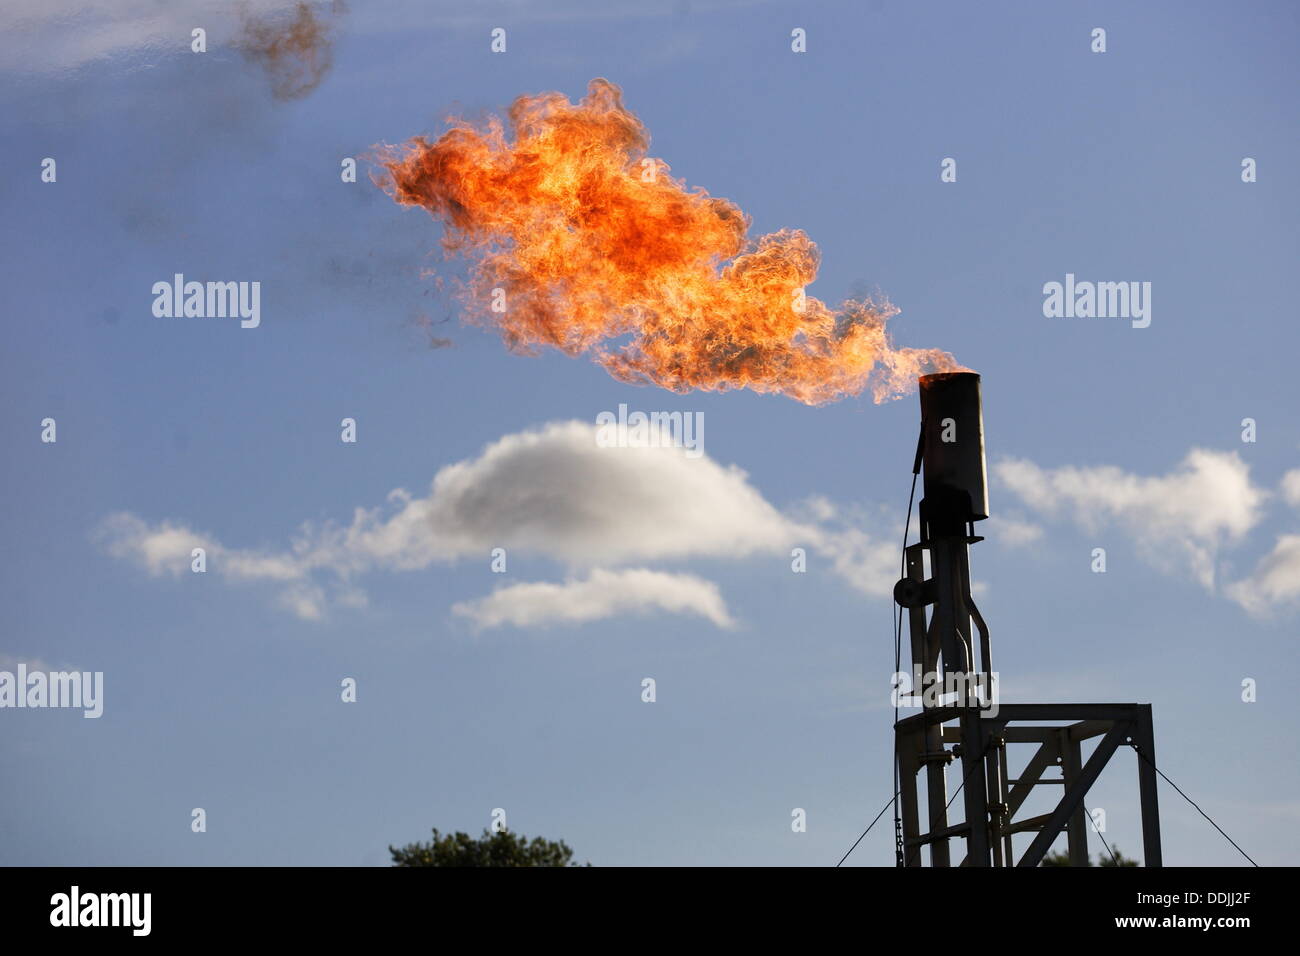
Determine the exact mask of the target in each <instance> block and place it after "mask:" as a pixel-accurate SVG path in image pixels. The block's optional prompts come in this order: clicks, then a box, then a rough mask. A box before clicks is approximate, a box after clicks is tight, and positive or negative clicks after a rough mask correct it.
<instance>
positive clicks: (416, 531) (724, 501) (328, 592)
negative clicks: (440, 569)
mask: <svg viewBox="0 0 1300 956" xmlns="http://www.w3.org/2000/svg"><path fill="white" fill-rule="evenodd" d="M867 523H869V522H868V521H867V518H866V517H865V516H864V515H862V514H861V513H859V512H857V511H855V510H852V509H850V510H848V511H846V510H845V509H842V508H840V507H837V506H836V505H834V504H832V503H831V502H829V501H826V500H825V499H821V498H813V499H810V500H809V501H807V502H804V503H803V505H802V506H801V508H799V509H797V514H796V513H794V512H792V513H790V514H786V513H782V512H781V511H779V510H778V509H777V508H775V507H774V506H773V505H771V504H770V503H769V502H768V501H767V500H766V499H765V498H764V497H763V495H762V494H761V493H760V492H759V491H758V490H757V489H756V488H754V486H753V485H751V484H750V482H749V479H748V476H747V475H746V474H745V473H744V472H743V471H741V470H740V469H739V468H736V467H735V466H724V465H721V464H719V463H717V462H715V461H713V460H712V459H710V458H708V457H707V456H703V457H698V458H690V457H687V453H686V451H685V450H684V449H682V448H679V447H674V446H672V445H671V443H669V442H661V443H659V444H658V445H657V446H656V445H652V446H651V447H634V448H627V447H608V446H605V447H602V446H601V445H598V444H597V442H596V426H595V425H594V424H593V423H587V422H576V421H570V422H557V423H552V424H550V425H546V426H544V427H542V428H538V429H536V430H532V431H527V432H521V433H518V434H513V435H507V436H505V437H503V438H501V439H499V440H497V441H495V442H493V443H492V444H490V445H488V446H487V447H486V448H485V449H484V450H483V452H482V453H481V454H479V455H478V456H477V457H474V458H470V459H467V460H465V461H461V462H457V463H455V464H452V465H448V466H446V467H445V468H442V469H441V470H440V471H439V472H438V473H437V475H436V476H435V477H434V479H433V482H432V484H431V486H430V489H429V493H428V494H427V495H426V496H424V497H416V496H414V495H412V494H411V493H410V492H408V491H406V490H404V489H400V488H399V489H397V490H395V491H393V492H392V493H391V494H390V495H389V496H388V504H387V505H386V506H384V507H380V508H372V509H367V508H357V509H356V510H355V511H354V513H353V515H352V518H351V520H350V521H349V522H348V523H346V524H336V523H332V522H331V523H325V524H319V525H318V524H310V523H309V524H305V525H303V526H302V527H301V529H300V530H299V532H298V534H297V535H295V536H294V538H293V540H292V541H291V542H290V545H289V547H287V548H285V549H283V550H280V551H266V550H252V549H240V548H232V547H228V546H226V545H224V544H223V543H221V542H220V541H218V540H217V539H216V538H215V537H214V536H212V535H209V534H206V533H203V532H199V531H196V530H194V529H192V528H191V527H189V526H188V525H186V524H184V523H181V522H175V521H162V522H159V523H156V524H150V523H149V522H147V521H145V520H144V519H142V518H140V517H138V516H136V515H132V514H116V515H111V516H110V517H109V518H107V519H106V520H105V521H104V522H103V523H102V525H101V526H100V528H99V529H98V533H97V537H98V539H99V540H100V542H101V544H102V545H103V547H104V548H105V550H106V551H107V552H108V553H109V554H111V555H113V556H115V557H118V558H121V559H125V560H130V561H132V562H134V563H136V564H137V565H139V566H141V567H142V568H144V569H145V570H146V571H147V572H148V573H150V574H152V575H164V574H171V575H180V574H182V573H187V572H188V571H189V569H190V562H191V557H190V555H191V551H192V549H193V548H195V547H202V548H205V549H206V551H207V568H208V571H209V572H210V573H216V574H218V575H220V576H222V577H225V578H227V579H229V580H231V581H236V582H266V583H272V584H279V585H281V586H283V587H284V591H283V592H282V594H281V596H280V604H281V605H282V606H284V607H286V608H288V609H289V610H291V611H292V612H293V613H295V614H297V615H298V616H299V617H301V618H303V619H305V620H319V619H320V618H322V617H324V616H325V615H326V613H327V609H328V608H329V607H330V606H332V605H345V606H350V607H358V606H364V604H365V600H366V599H365V594H364V592H362V591H361V590H360V589H358V588H357V587H356V585H355V584H354V583H353V579H354V578H356V577H357V576H359V575H362V574H365V573H369V572H373V571H384V570H386V571H415V570H420V569H423V568H427V567H429V566H430V565H432V564H434V563H437V562H455V561H458V560H461V559H465V558H473V559H486V557H487V556H488V555H489V554H490V553H491V551H492V549H493V548H498V547H500V548H505V549H507V552H509V553H511V554H514V553H516V552H519V553H525V554H528V553H531V554H535V555H540V556H542V557H546V558H550V559H552V560H555V561H558V562H560V563H561V564H563V565H564V566H566V567H567V568H569V569H570V570H571V571H575V572H578V571H589V570H591V569H593V568H601V569H609V568H611V567H617V566H620V565H626V564H629V563H637V564H643V563H645V562H659V561H671V560H687V559H699V558H705V559H728V560H736V559H742V558H748V557H753V556H769V557H771V556H778V557H780V558H782V560H787V559H788V557H789V555H790V550H791V549H792V548H794V547H804V548H806V549H808V550H810V551H813V552H815V553H816V554H817V555H819V556H820V558H821V559H822V560H823V561H825V562H826V564H827V565H829V567H830V568H831V569H832V570H833V571H834V572H835V573H837V574H839V575H840V576H841V577H843V578H844V579H845V580H846V581H848V582H849V583H850V584H851V585H852V586H853V587H855V588H857V589H858V590H860V591H862V592H863V593H866V594H869V595H873V596H878V597H886V596H888V595H889V593H890V590H891V588H892V587H893V584H894V581H895V579H896V577H897V575H898V548H899V543H898V541H897V537H898V535H895V534H893V533H892V532H891V533H890V535H889V536H888V538H887V539H886V538H880V537H876V536H874V535H872V534H868V533H867V532H866V531H864V530H862V527H863V525H864V524H867ZM899 532H900V534H901V528H900V529H899ZM824 566H825V565H824ZM625 584H626V582H625ZM566 587H568V588H570V589H572V587H573V584H572V582H570V584H569V585H566ZM679 590H680V589H679ZM524 593H525V592H518V594H515V595H512V596H511V599H512V600H517V599H519V598H520V596H521V595H523V594H524ZM572 593H578V592H572ZM701 601H702V598H701V597H699V595H696V597H695V600H694V603H693V604H691V605H689V606H685V605H684V606H683V613H701V612H700V609H701V608H703V607H705V606H706V605H705V604H704V603H701ZM466 606H469V605H466ZM474 606H476V607H477V606H478V605H474ZM492 606H494V605H487V604H485V605H484V608H490V607H492ZM659 606H661V607H665V608H667V607H670V606H671V602H667V600H666V598H665V599H664V600H663V601H661V602H660V604H659ZM715 612H716V613H715ZM719 613H721V614H722V615H724V616H725V608H723V609H722V610H721V611H720V612H717V609H714V610H713V611H710V612H709V613H706V614H704V616H705V617H708V618H709V619H710V620H715V621H716V620H721V619H722V618H721V617H719V616H718V615H719Z"/></svg>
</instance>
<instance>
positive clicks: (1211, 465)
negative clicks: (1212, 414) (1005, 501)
mask: <svg viewBox="0 0 1300 956" xmlns="http://www.w3.org/2000/svg"><path fill="white" fill-rule="evenodd" d="M994 473H995V475H996V477H997V478H998V479H999V480H1000V481H1001V482H1002V483H1003V484H1004V485H1005V486H1006V487H1007V488H1009V489H1010V490H1011V491H1012V492H1013V493H1014V494H1015V495H1016V496H1018V497H1019V498H1020V500H1021V501H1022V502H1023V503H1024V504H1025V506H1027V507H1028V508H1030V509H1031V510H1033V511H1036V512H1038V513H1039V514H1040V515H1041V516H1043V517H1044V518H1048V519H1060V518H1065V519H1067V520H1070V521H1072V522H1074V523H1075V524H1076V525H1078V526H1079V527H1080V528H1082V529H1084V530H1085V531H1087V532H1089V533H1094V534H1095V533H1100V532H1102V531H1103V530H1109V529H1114V530H1118V531H1119V532H1121V533H1122V534H1125V535H1127V536H1129V537H1130V538H1132V539H1133V541H1134V542H1135V543H1136V545H1137V547H1138V550H1139V552H1140V553H1142V554H1143V555H1144V557H1145V558H1146V559H1147V560H1148V561H1150V562H1151V563H1152V564H1155V565H1157V566H1159V567H1162V568H1166V569H1170V568H1174V567H1178V566H1182V565H1184V564H1186V565H1189V566H1190V567H1191V568H1192V572H1193V574H1194V576H1195V577H1196V579H1197V581H1199V582H1200V583H1201V584H1202V585H1204V586H1205V587H1206V588H1209V589H1211V590H1212V589H1213V588H1214V585H1215V574H1216V565H1217V559H1218V555H1219V553H1220V551H1221V550H1222V549H1223V548H1224V547H1225V546H1230V545H1233V544H1236V543H1238V542H1240V541H1241V540H1242V538H1243V537H1244V536H1245V535H1246V533H1247V532H1249V531H1250V530H1251V529H1252V528H1253V527H1254V526H1255V525H1256V524H1257V523H1258V521H1259V519H1260V515H1261V513H1262V505H1263V503H1264V500H1265V499H1266V497H1267V492H1265V491H1264V490H1263V489H1261V488H1258V487H1256V486H1255V485H1254V484H1253V483H1252V482H1251V480H1250V467H1249V466H1248V465H1247V464H1246V463H1245V462H1243V461H1242V460H1241V458H1240V456H1238V455H1237V453H1236V452H1218V451H1209V450H1205V449H1193V450H1192V451H1191V452H1189V453H1188V454H1187V457H1186V458H1184V459H1183V461H1182V462H1181V463H1180V464H1179V465H1178V466H1177V467H1176V468H1175V469H1174V470H1172V471H1171V472H1169V473H1168V474H1165V475H1154V476H1145V475H1136V474H1132V473H1131V472H1127V471H1124V470H1123V469H1121V468H1117V467H1115V466H1112V465H1103V466H1094V467H1075V466H1065V467H1062V468H1041V467H1039V466H1038V465H1036V464H1034V463H1033V462H1031V461H1025V460H1021V459H1010V460H1006V461H1003V462H1000V463H999V464H997V465H996V466H995V468H994Z"/></svg>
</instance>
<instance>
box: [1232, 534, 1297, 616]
mask: <svg viewBox="0 0 1300 956" xmlns="http://www.w3.org/2000/svg"><path fill="white" fill-rule="evenodd" d="M1224 590H1225V591H1226V592H1227V594H1228V597H1230V598H1232V599H1233V600H1234V601H1236V602H1237V603H1238V604H1240V605H1241V606H1242V607H1244V608H1245V609H1246V610H1247V611H1249V612H1250V613H1251V614H1253V615H1255V616H1257V617H1263V616H1266V615H1268V614H1270V613H1271V612H1273V611H1274V610H1277V609H1279V608H1282V607H1285V606H1288V605H1290V606H1295V605H1298V604H1300V534H1284V535H1281V536H1280V537H1279V538H1278V539H1277V544H1276V545H1274V547H1273V550H1272V551H1271V552H1269V553H1268V554H1267V555H1265V556H1264V558H1263V560H1261V561H1260V562H1259V565H1258V566H1257V567H1256V568H1255V573H1254V574H1252V575H1251V576H1250V577H1249V578H1247V579H1245V580H1244V581H1236V582H1234V583H1232V584H1229V585H1228V586H1227V587H1226V588H1225V589H1224Z"/></svg>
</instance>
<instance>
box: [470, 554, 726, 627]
mask: <svg viewBox="0 0 1300 956" xmlns="http://www.w3.org/2000/svg"><path fill="white" fill-rule="evenodd" d="M654 610H659V611H667V612H670V613H673V614H697V615H699V616H700V617H704V618H707V619H708V620H709V621H712V622H713V623H714V624H715V625H717V626H718V627H721V628H730V627H733V626H734V625H735V622H734V621H733V620H732V618H731V614H730V612H728V610H727V605H726V602H725V601H723V599H722V595H721V594H720V593H719V591H718V586H717V585H716V584H714V583H713V582H711V581H706V580H704V579H703V578H699V577H696V576H695V575H693V574H669V573H666V572H662V571H651V570H648V569H645V568H631V569H628V570H623V571H606V570H602V569H599V568H597V569H596V570H594V571H592V572H591V574H590V575H589V576H588V577H587V578H586V579H584V580H572V579H570V580H568V581H565V582H564V583H563V584H551V583H548V582H542V581H536V582H528V583H524V584H512V585H509V586H507V587H503V588H498V589H497V590H496V591H494V592H493V593H492V594H490V595H488V596H487V597H484V598H480V599H478V600H476V601H464V602H461V603H459V604H456V605H454V606H453V607H452V611H453V612H454V613H456V614H458V615H461V616H462V617H467V618H469V619H470V620H471V621H473V622H474V624H475V625H476V626H478V627H480V628H489V627H499V626H501V625H502V624H511V625H513V626H515V627H537V626H542V625H547V624H556V623H564V624H578V623H585V622H587V621H595V620H599V619H601V618H607V617H612V616H614V615H616V614H627V613H645V612H648V611H654Z"/></svg>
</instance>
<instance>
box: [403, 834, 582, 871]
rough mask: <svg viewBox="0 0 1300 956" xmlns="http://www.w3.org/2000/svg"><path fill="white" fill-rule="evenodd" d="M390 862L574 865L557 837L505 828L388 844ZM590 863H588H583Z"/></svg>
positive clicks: (407, 864)
mask: <svg viewBox="0 0 1300 956" xmlns="http://www.w3.org/2000/svg"><path fill="white" fill-rule="evenodd" d="M388 852H389V853H391V854H392V855H393V866H577V865H578V864H577V863H574V862H573V851H572V850H571V849H569V847H568V845H567V844H566V843H565V842H564V841H563V840H561V841H560V842H558V843H556V842H553V841H551V840H543V839H542V838H541V837H533V838H532V840H529V839H528V838H527V837H525V836H516V835H515V834H513V833H511V832H510V831H509V830H501V831H499V832H497V833H489V832H488V831H487V829H484V830H483V835H482V836H481V837H479V838H478V839H475V838H474V837H472V836H470V835H469V834H468V833H460V832H456V833H447V834H442V833H439V832H438V829H437V828H436V827H435V828H434V830H433V839H432V840H430V841H429V842H428V843H410V844H407V845H406V846H404V847H400V848H398V847H393V846H390V847H389V848H388ZM587 865H588V866H590V865H591V864H587Z"/></svg>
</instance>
